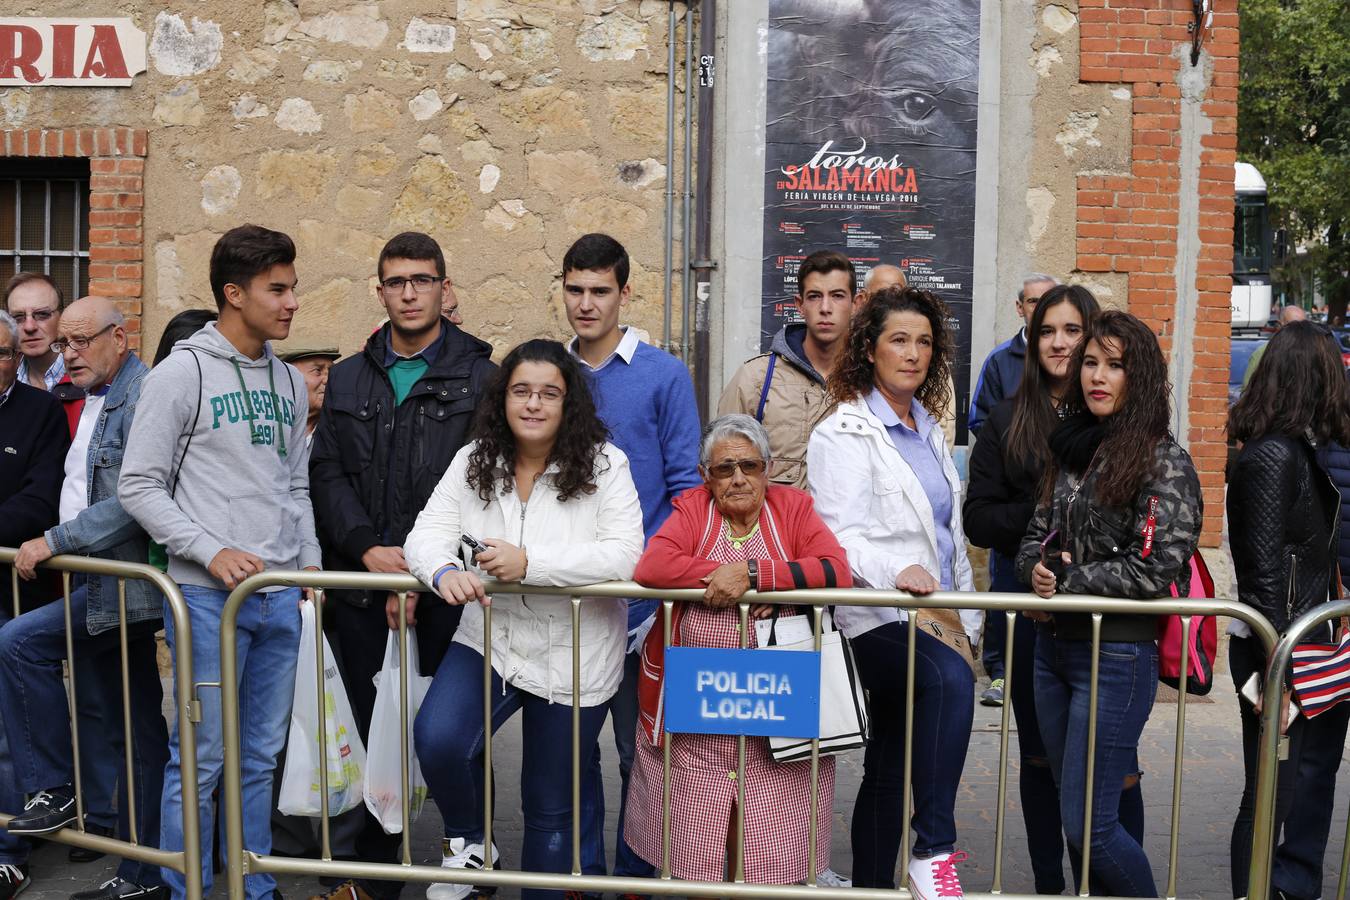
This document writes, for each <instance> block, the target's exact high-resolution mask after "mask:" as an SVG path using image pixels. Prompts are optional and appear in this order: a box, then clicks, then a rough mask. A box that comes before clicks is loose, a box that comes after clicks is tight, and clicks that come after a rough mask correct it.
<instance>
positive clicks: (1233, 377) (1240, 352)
mask: <svg viewBox="0 0 1350 900" xmlns="http://www.w3.org/2000/svg"><path fill="white" fill-rule="evenodd" d="M1269 341H1270V338H1268V337H1236V336H1235V337H1234V338H1233V339H1232V341H1230V346H1231V347H1232V349H1231V351H1230V355H1229V368H1228V405H1229V406H1232V405H1233V404H1234V403H1236V402H1237V399H1238V396H1239V395H1240V394H1241V393H1242V377H1243V376H1244V375H1246V374H1247V363H1248V362H1250V361H1251V358H1252V354H1253V353H1255V352H1256V348H1257V347H1260V346H1261V345H1263V344H1265V343H1267V342H1269Z"/></svg>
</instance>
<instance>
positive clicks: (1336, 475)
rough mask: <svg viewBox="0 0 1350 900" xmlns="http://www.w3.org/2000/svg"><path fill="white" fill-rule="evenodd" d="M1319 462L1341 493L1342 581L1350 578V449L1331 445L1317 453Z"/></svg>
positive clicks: (1337, 552)
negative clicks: (1349, 520)
mask: <svg viewBox="0 0 1350 900" xmlns="http://www.w3.org/2000/svg"><path fill="white" fill-rule="evenodd" d="M1317 461H1318V462H1320V463H1321V464H1322V468H1324V469H1326V471H1327V474H1328V475H1330V476H1331V481H1332V483H1333V484H1335V485H1336V490H1338V491H1340V492H1341V521H1340V523H1339V525H1340V529H1341V532H1340V540H1339V541H1338V542H1337V550H1336V555H1337V557H1339V560H1340V564H1341V579H1342V580H1344V579H1346V578H1350V522H1347V521H1346V520H1347V519H1350V449H1346V448H1345V447H1342V446H1341V445H1340V444H1336V443H1333V444H1330V445H1328V446H1326V447H1323V448H1322V449H1320V450H1319V451H1318V452H1317Z"/></svg>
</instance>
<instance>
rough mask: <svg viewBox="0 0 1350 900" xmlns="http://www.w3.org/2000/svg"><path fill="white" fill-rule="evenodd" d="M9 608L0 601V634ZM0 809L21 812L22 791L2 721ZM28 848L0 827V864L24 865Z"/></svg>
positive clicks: (0, 733) (9, 618)
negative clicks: (16, 778)
mask: <svg viewBox="0 0 1350 900" xmlns="http://www.w3.org/2000/svg"><path fill="white" fill-rule="evenodd" d="M10 608H11V607H10V606H9V604H8V603H0V636H3V635H4V629H5V628H7V627H8V624H9V622H10V620H11V618H12V616H11V614H10ZM0 811H4V812H6V813H9V814H10V815H17V814H18V813H21V812H23V791H21V790H19V785H18V783H17V781H16V780H15V777H14V757H13V756H12V755H11V754H10V752H9V736H8V733H7V729H6V728H5V727H4V725H3V723H0ZM30 849H31V845H30V844H29V843H28V839H27V838H21V837H14V836H11V835H10V833H9V832H8V831H7V830H5V829H4V828H0V865H6V866H22V865H26V864H27V863H28V852H29V850H30Z"/></svg>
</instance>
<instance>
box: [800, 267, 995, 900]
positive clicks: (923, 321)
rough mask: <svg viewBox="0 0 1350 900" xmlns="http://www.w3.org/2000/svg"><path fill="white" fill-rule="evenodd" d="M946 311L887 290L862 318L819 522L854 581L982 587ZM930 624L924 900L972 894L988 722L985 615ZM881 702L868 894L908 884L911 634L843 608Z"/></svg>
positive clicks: (861, 870) (841, 371)
mask: <svg viewBox="0 0 1350 900" xmlns="http://www.w3.org/2000/svg"><path fill="white" fill-rule="evenodd" d="M952 352H953V341H952V334H951V331H950V329H949V328H948V325H947V307H946V305H945V304H944V303H943V302H942V301H941V300H939V299H938V298H937V297H935V296H934V295H933V294H931V293H929V292H928V291H923V290H918V289H916V288H898V287H894V288H885V289H884V290H881V291H878V292H877V293H875V294H873V295H872V298H871V299H870V300H869V301H868V302H867V304H866V305H865V306H864V307H863V309H862V311H861V312H859V313H857V314H856V315H855V316H854V317H853V327H852V330H851V331H850V333H849V338H848V345H847V346H846V347H845V349H844V353H843V356H842V358H841V359H840V360H839V363H838V364H837V365H836V366H835V369H834V371H833V372H832V373H831V374H830V379H829V383H828V385H829V389H830V393H831V394H832V396H833V397H834V398H835V399H836V400H837V401H838V403H839V405H838V407H837V408H836V410H835V411H834V413H833V414H831V415H830V417H829V418H827V419H826V420H825V421H824V422H822V423H821V424H820V425H819V426H817V427H816V430H815V431H814V432H812V434H811V440H810V443H809V444H808V445H807V466H806V471H807V480H808V481H809V483H810V486H811V494H812V495H813V496H814V497H815V501H816V511H817V512H818V513H819V514H820V517H821V518H822V519H824V520H825V523H826V524H827V525H829V526H830V528H831V530H833V531H834V533H835V535H836V536H837V537H838V538H839V543H840V544H842V545H843V547H844V549H845V550H846V551H847V553H848V561H849V567H850V568H851V569H852V570H853V580H854V582H855V583H860V584H863V585H866V586H870V587H874V588H880V589H884V590H901V591H909V592H910V593H913V594H920V595H922V594H931V593H933V592H934V591H937V590H946V591H970V590H974V581H973V580H972V578H971V571H970V561H969V560H968V559H967V558H966V548H965V541H964V540H962V539H961V535H962V531H961V479H960V476H959V475H958V474H957V472H956V466H955V465H954V464H953V463H952V458H951V454H950V453H949V452H948V450H947V443H946V440H945V439H944V437H943V434H942V429H941V427H940V426H939V425H938V423H939V422H940V421H941V419H942V417H943V416H944V415H945V414H946V412H947V409H948V405H949V404H950V403H951V400H952V398H951V391H950V388H949V382H948V373H949V371H950V365H951V359H952ZM950 618H951V621H950V622H949V623H944V625H950V627H938V628H935V629H933V630H932V631H930V630H929V629H927V628H924V627H920V628H919V629H918V631H917V632H916V634H917V643H916V644H915V648H914V650H915V660H916V662H915V684H914V732H913V735H912V737H913V740H912V743H911V747H912V754H913V759H912V767H911V773H912V778H911V783H912V789H913V808H914V816H913V819H912V822H913V829H914V856H913V859H911V860H910V863H909V869H908V871H907V872H906V873H905V875H906V876H907V882H908V885H909V888H910V890H911V892H912V893H914V895H915V896H916V897H919V898H922V900H932V898H935V897H959V896H961V881H960V878H959V876H958V874H957V870H956V865H957V863H959V862H961V861H962V860H964V859H965V858H966V855H965V853H962V852H956V792H957V789H958V787H959V786H960V782H961V771H962V769H963V768H964V766H965V760H966V750H967V748H968V746H969V743H970V725H971V720H972V718H973V716H974V712H975V697H974V685H975V678H974V668H973V667H974V662H973V659H972V657H971V649H970V648H971V646H972V645H973V644H974V643H975V642H976V641H977V640H978V639H979V634H980V626H981V624H982V622H983V618H982V616H981V615H980V614H979V613H978V612H974V611H970V610H962V611H961V612H960V613H959V621H957V618H958V616H957V614H956V613H952V614H951V616H950ZM836 620H837V622H838V623H839V627H840V629H841V630H842V631H843V632H844V634H846V635H847V636H848V637H849V638H850V640H851V641H852V644H853V653H854V657H855V659H856V660H857V665H858V675H859V677H860V678H861V679H862V682H863V686H864V687H865V688H867V690H868V692H869V695H870V712H871V725H872V736H871V740H870V741H869V742H868V745H867V750H866V753H865V755H864V757H863V780H862V784H861V786H860V787H859V789H858V799H857V802H856V803H855V805H854V809H853V834H852V837H853V883H854V884H856V885H858V886H860V887H887V888H889V887H894V885H895V862H896V857H897V856H898V855H899V852H900V836H901V830H902V823H903V821H904V819H903V816H905V815H906V814H907V812H908V811H909V808H910V803H909V802H908V800H907V799H906V796H905V795H906V790H905V789H906V787H907V785H905V783H904V764H905V694H906V688H905V684H906V677H907V672H906V669H907V666H906V663H905V660H906V659H907V656H908V648H909V629H908V628H907V627H905V626H902V625H901V621H902V614H900V613H898V612H897V610H895V609H893V608H880V607H842V606H841V607H839V608H838V614H837V617H836Z"/></svg>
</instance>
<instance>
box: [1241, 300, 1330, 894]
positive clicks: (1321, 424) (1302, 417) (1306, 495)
mask: <svg viewBox="0 0 1350 900" xmlns="http://www.w3.org/2000/svg"><path fill="white" fill-rule="evenodd" d="M1228 434H1229V436H1230V437H1232V438H1234V439H1236V440H1238V441H1240V442H1241V443H1242V450H1241V452H1239V453H1238V457H1237V460H1236V461H1235V462H1234V465H1233V471H1232V473H1231V475H1230V478H1229V485H1228V502H1227V513H1228V535H1229V539H1230V541H1231V544H1232V551H1233V569H1234V572H1235V574H1236V575H1237V584H1238V599H1239V600H1241V601H1242V602H1243V603H1246V604H1248V605H1250V606H1252V607H1254V608H1255V609H1256V610H1257V611H1258V612H1260V613H1261V614H1262V615H1263V616H1265V617H1266V618H1267V619H1268V620H1269V621H1270V623H1271V624H1272V625H1274V626H1275V629H1276V630H1277V631H1279V632H1280V633H1281V634H1283V633H1284V632H1286V631H1287V630H1288V629H1289V626H1290V624H1292V623H1293V621H1294V620H1295V619H1297V618H1298V617H1299V616H1301V615H1302V614H1303V613H1305V612H1307V611H1308V610H1310V609H1313V608H1315V607H1317V606H1318V605H1319V604H1322V603H1326V602H1327V601H1328V600H1330V599H1332V598H1334V597H1335V595H1336V589H1337V579H1338V575H1339V574H1340V573H1339V572H1338V570H1337V546H1336V543H1337V532H1338V529H1339V515H1340V495H1339V493H1338V491H1337V489H1336V486H1335V484H1333V483H1332V480H1331V478H1329V477H1328V475H1327V472H1326V471H1325V470H1324V469H1323V468H1322V466H1321V465H1320V464H1319V463H1318V458H1317V454H1318V451H1319V450H1321V449H1323V448H1325V447H1326V446H1327V445H1328V444H1330V443H1331V442H1333V441H1334V442H1336V443H1338V444H1340V445H1342V446H1350V388H1347V385H1346V376H1345V367H1344V365H1343V363H1342V362H1341V352H1340V347H1339V346H1338V345H1337V343H1336V341H1335V338H1334V337H1333V336H1332V335H1331V333H1330V332H1329V331H1327V329H1326V328H1324V327H1323V326H1321V325H1314V324H1312V323H1311V322H1295V323H1292V324H1290V325H1286V326H1284V327H1283V328H1281V329H1280V330H1279V332H1277V333H1276V335H1275V337H1273V338H1271V340H1270V344H1269V346H1268V347H1267V349H1266V353H1265V356H1264V357H1263V358H1262V360H1261V364H1260V365H1259V366H1258V367H1257V368H1256V371H1255V372H1254V373H1253V375H1252V379H1251V381H1250V383H1249V384H1248V385H1247V388H1246V390H1244V391H1243V393H1242V397H1241V398H1239V400H1238V402H1237V403H1236V404H1235V405H1234V406H1233V408H1232V409H1231V410H1230V411H1229V413H1228ZM1229 635H1230V640H1229V642H1228V664H1229V671H1231V672H1232V674H1233V683H1234V686H1235V687H1236V688H1237V689H1238V692H1239V694H1241V693H1242V689H1243V687H1244V685H1245V684H1246V683H1247V681H1248V679H1251V678H1252V677H1253V676H1257V677H1258V681H1259V678H1260V676H1261V675H1262V674H1263V673H1264V672H1265V671H1266V654H1265V649H1264V647H1263V646H1262V645H1261V642H1260V641H1258V640H1256V639H1255V638H1253V637H1252V636H1251V632H1250V630H1249V629H1248V628H1247V627H1246V626H1245V625H1242V624H1240V623H1237V622H1234V623H1233V625H1232V626H1230V627H1229ZM1331 637H1332V634H1331V628H1330V626H1329V625H1328V626H1327V627H1325V628H1324V629H1323V633H1321V634H1318V635H1313V636H1310V637H1309V638H1308V639H1309V640H1311V641H1316V640H1328V641H1329V640H1330V639H1331ZM1285 699H1286V698H1279V699H1278V700H1276V702H1283V701H1284V700H1285ZM1238 709H1239V712H1240V713H1241V717H1242V755H1243V763H1244V766H1245V772H1246V782H1245V783H1244V785H1243V791H1242V800H1241V802H1240V803H1239V804H1238V814H1237V820H1236V821H1235V822H1234V823H1233V839H1232V854H1231V857H1232V880H1233V896H1234V897H1243V896H1246V895H1247V889H1248V884H1247V878H1248V868H1249V866H1250V864H1251V849H1252V820H1253V818H1254V814H1255V803H1256V798H1255V790H1256V759H1257V755H1258V744H1259V741H1260V734H1261V719H1260V713H1259V711H1258V709H1257V708H1256V707H1255V706H1254V705H1253V704H1252V702H1251V700H1250V699H1241V698H1240V699H1239V700H1238ZM1347 723H1350V704H1347V703H1340V704H1337V705H1336V706H1333V707H1331V708H1330V709H1328V710H1326V711H1324V712H1322V713H1321V714H1320V715H1318V716H1317V717H1316V718H1314V719H1308V718H1307V717H1305V716H1301V715H1300V716H1297V717H1296V718H1294V719H1293V721H1292V722H1291V723H1290V724H1289V728H1288V732H1287V733H1288V736H1289V756H1288V758H1287V759H1285V760H1282V761H1281V762H1280V764H1279V769H1278V777H1277V782H1276V783H1277V788H1276V791H1277V793H1276V798H1275V826H1274V829H1275V834H1276V835H1281V841H1280V844H1279V846H1278V847H1277V848H1276V851H1275V864H1274V865H1273V866H1272V868H1271V884H1272V893H1271V896H1278V897H1289V898H1295V897H1298V898H1305V897H1306V898H1312V897H1317V896H1320V894H1321V890H1322V857H1323V854H1324V853H1325V851H1326V845H1327V832H1328V829H1329V828H1330V826H1331V805H1332V795H1333V792H1334V788H1335V785H1336V770H1337V768H1338V767H1339V765H1340V761H1341V753H1342V750H1343V748H1344V746H1345V734H1346V725H1347Z"/></svg>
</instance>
